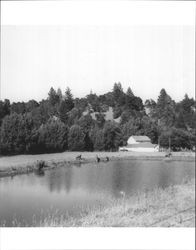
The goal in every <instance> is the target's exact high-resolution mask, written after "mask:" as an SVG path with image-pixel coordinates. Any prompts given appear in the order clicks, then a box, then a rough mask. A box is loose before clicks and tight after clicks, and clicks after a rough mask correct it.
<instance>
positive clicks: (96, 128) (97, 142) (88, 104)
mask: <svg viewBox="0 0 196 250" xmlns="http://www.w3.org/2000/svg"><path fill="white" fill-rule="evenodd" d="M109 107H112V109H113V118H114V119H113V120H107V119H106V117H105V112H106V111H107V110H108V108H109ZM92 114H94V116H93V115H92ZM117 118H118V119H117ZM116 119H117V120H118V122H117V120H116ZM195 128H196V102H195V100H194V99H193V98H189V97H188V95H187V94H185V96H184V98H183V100H181V101H179V102H175V101H174V100H172V98H171V97H170V96H169V95H168V93H167V92H166V90H165V89H162V90H161V91H160V94H159V96H158V98H157V100H156V101H155V100H152V99H149V100H146V101H145V103H143V101H142V99H141V98H140V97H138V96H135V95H134V93H133V91H132V90H131V88H130V87H129V88H128V89H127V91H126V92H124V90H123V88H122V85H121V83H115V84H114V86H113V89H112V91H110V92H108V93H106V94H103V95H99V96H98V95H97V94H95V93H92V92H91V93H90V94H89V95H87V96H86V97H84V98H74V97H73V95H72V93H71V90H70V88H68V87H67V89H66V91H65V92H64V93H62V90H61V89H60V88H59V89H57V90H55V89H54V88H53V87H51V89H50V91H49V93H48V97H47V98H46V99H43V100H42V101H40V102H37V101H35V100H30V101H28V102H13V103H10V101H9V100H7V99H6V100H4V101H0V154H1V155H11V154H37V153H52V152H63V151H66V150H69V151H94V150H95V151H103V150H104V151H116V150H118V147H119V146H123V145H126V142H127V139H128V138H129V137H130V136H131V135H147V136H148V137H149V138H150V139H151V141H152V143H154V144H159V145H160V146H161V147H163V148H168V147H169V141H170V142H171V148H172V150H175V151H178V150H182V149H186V150H193V149H194V148H195V138H196V137H195Z"/></svg>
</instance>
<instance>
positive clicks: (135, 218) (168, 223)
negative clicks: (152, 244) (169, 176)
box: [35, 180, 195, 227]
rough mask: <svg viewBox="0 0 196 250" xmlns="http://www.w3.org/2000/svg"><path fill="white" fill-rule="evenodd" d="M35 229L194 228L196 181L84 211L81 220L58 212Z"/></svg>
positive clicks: (46, 218) (113, 201)
mask: <svg viewBox="0 0 196 250" xmlns="http://www.w3.org/2000/svg"><path fill="white" fill-rule="evenodd" d="M35 224H37V222H35ZM36 226H64V227H68V226H71V227H75V226H77V227H78V226H79V227H194V226H195V180H192V181H189V182H188V183H184V184H182V185H176V186H170V187H168V188H166V189H155V190H153V191H149V192H141V193H137V194H135V195H134V196H132V197H131V198H126V197H124V198H121V199H116V200H111V201H110V202H109V204H108V205H107V206H105V207H103V206H102V207H96V208H94V209H85V210H84V211H83V212H82V213H81V214H80V216H79V217H78V218H73V217H70V216H69V215H68V214H67V215H62V214H58V211H57V212H56V213H54V214H51V215H49V216H48V217H45V218H44V219H43V220H42V221H40V222H38V224H37V225H36Z"/></svg>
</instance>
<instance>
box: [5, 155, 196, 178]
mask: <svg viewBox="0 0 196 250" xmlns="http://www.w3.org/2000/svg"><path fill="white" fill-rule="evenodd" d="M80 154H81V155H82V158H83V160H82V161H80V162H81V163H90V162H95V160H96V155H98V156H99V157H100V158H101V160H105V157H106V156H108V157H109V159H110V161H113V160H121V159H127V160H128V159H132V160H137V159H140V160H168V159H165V153H164V152H156V153H137V152H63V153H56V154H41V155H17V156H6V157H0V177H3V176H9V175H15V174H24V173H29V172H32V171H34V170H35V169H37V164H38V161H45V163H46V169H51V168H55V167H58V166H65V164H75V163H78V162H79V161H77V160H76V156H77V155H80ZM169 160H172V161H173V160H178V161H194V160H195V153H189V152H176V153H173V156H172V157H171V159H169Z"/></svg>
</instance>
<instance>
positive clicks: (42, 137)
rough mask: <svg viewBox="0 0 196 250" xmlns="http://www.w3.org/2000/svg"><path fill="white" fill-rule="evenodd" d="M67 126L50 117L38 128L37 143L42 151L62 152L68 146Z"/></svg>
mask: <svg viewBox="0 0 196 250" xmlns="http://www.w3.org/2000/svg"><path fill="white" fill-rule="evenodd" d="M68 131H69V130H68V127H67V126H66V125H65V124H64V123H63V122H61V121H60V120H58V119H57V120H55V119H50V120H48V122H47V123H46V124H44V125H42V126H41V127H40V128H39V130H38V134H39V136H38V145H39V147H40V149H41V150H42V151H43V152H47V153H52V152H62V151H65V150H67V148H68Z"/></svg>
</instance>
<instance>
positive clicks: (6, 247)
mask: <svg viewBox="0 0 196 250" xmlns="http://www.w3.org/2000/svg"><path fill="white" fill-rule="evenodd" d="M76 17H77V18H76ZM100 17H101V18H100ZM1 25H92V26H93V25H194V26H195V2H194V1H188V2H187V1H34V2H33V1H26V2H25V1H20V2H19V1H3V2H1ZM194 233H195V229H194V228H189V229H188V228H1V229H0V249H1V250H16V249H17V250H24V249H25V250H30V249H31V250H34V249H45V250H46V249H49V250H58V249H151V250H154V249H156V250H158V249H165V250H166V249H168V250H169V249H170V250H174V249H178V250H184V249H186V250H192V249H195V234H194Z"/></svg>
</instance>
